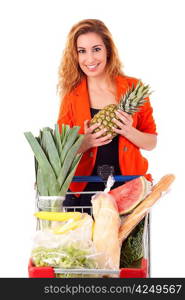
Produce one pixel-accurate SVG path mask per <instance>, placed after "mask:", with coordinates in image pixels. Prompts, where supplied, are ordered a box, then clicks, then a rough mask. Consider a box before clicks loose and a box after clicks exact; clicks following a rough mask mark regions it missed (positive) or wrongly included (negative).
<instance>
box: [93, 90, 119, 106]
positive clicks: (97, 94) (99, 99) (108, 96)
mask: <svg viewBox="0 0 185 300" xmlns="http://www.w3.org/2000/svg"><path fill="white" fill-rule="evenodd" d="M89 102H90V107H92V108H96V109H102V108H104V107H105V106H106V105H109V104H117V103H118V102H117V100H116V95H115V93H114V92H111V91H102V92H101V91H91V90H89Z"/></svg>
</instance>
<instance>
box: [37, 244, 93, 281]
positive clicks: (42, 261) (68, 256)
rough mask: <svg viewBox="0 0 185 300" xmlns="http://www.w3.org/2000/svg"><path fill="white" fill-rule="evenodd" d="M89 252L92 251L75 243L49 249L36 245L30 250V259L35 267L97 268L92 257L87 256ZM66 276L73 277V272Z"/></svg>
mask: <svg viewBox="0 0 185 300" xmlns="http://www.w3.org/2000/svg"><path fill="white" fill-rule="evenodd" d="M91 254H92V252H91V251H90V250H89V249H85V250H82V249H79V248H78V247H77V246H76V245H75V246H74V245H69V246H65V247H64V246H62V247H57V248H51V249H48V248H45V247H37V248H35V249H33V250H32V260H33V263H34V264H35V266H36V267H46V266H50V267H55V268H57V267H58V268H63V269H84V268H85V269H95V268H97V264H96V262H95V259H94V258H92V257H89V255H91ZM77 275H78V274H77ZM66 276H67V277H73V276H74V274H67V275H65V277H66ZM57 277H64V275H58V276H57ZM75 277H76V276H75ZM80 277H82V276H80Z"/></svg>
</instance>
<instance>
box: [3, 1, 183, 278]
mask: <svg viewBox="0 0 185 300" xmlns="http://www.w3.org/2000/svg"><path fill="white" fill-rule="evenodd" d="M183 4H184V1H183V0H182V1H181V0H174V1H172V0H163V1H161V0H150V1H148V0H139V1H137V0H135V1H134V0H129V1H125V0H120V1H118V0H117V1H116V0H115V1H107V0H106V1H99V0H94V1H86V0H79V1H75V0H74V1H72V0H68V1H62V0H37V1H35V0H32V1H31V0H30V1H28V0H22V1H21V0H17V1H10V0H6V1H1V2H0V31H1V32H0V39H1V41H0V42H1V46H0V51H1V54H0V93H1V95H0V99H1V118H0V122H1V147H0V151H1V154H0V169H1V196H0V198H1V202H0V203H1V204H0V210H1V213H0V215H1V217H0V222H1V227H0V228H1V231H0V232H1V247H0V249H1V250H0V251H1V254H0V255H1V262H0V277H27V276H28V274H27V265H28V259H29V257H30V252H31V247H32V236H33V234H34V230H35V220H34V217H33V213H34V209H35V206H34V205H35V191H34V189H33V185H34V180H35V179H34V161H33V154H32V151H31V148H30V147H29V145H28V143H27V141H26V139H25V137H24V135H23V132H24V131H32V132H33V133H34V134H35V135H37V134H38V132H39V129H40V128H43V127H44V126H49V127H53V126H54V124H55V123H56V120H57V115H58V109H59V99H58V96H57V95H56V84H57V72H58V66H59V61H60V57H61V54H62V50H63V48H64V44H65V40H66V36H67V33H68V31H69V30H70V28H71V26H72V25H73V24H74V23H76V22H77V21H79V20H81V19H85V18H99V19H101V20H102V21H104V22H105V24H106V25H107V26H108V28H109V29H110V31H111V32H112V34H113V37H114V40H115V42H116V44H117V47H118V50H119V53H120V56H121V59H122V61H123V64H124V67H125V68H124V71H125V73H126V74H128V75H130V76H134V77H137V78H141V79H142V80H143V81H144V82H145V83H147V84H150V85H151V87H152V89H153V90H154V93H153V94H152V96H151V103H152V105H153V108H154V116H155V119H156V123H157V128H158V132H159V136H158V145H157V148H156V149H155V150H153V151H151V152H147V151H145V156H146V157H147V158H148V159H149V162H150V169H149V171H150V172H151V173H152V174H153V177H154V179H155V181H157V180H159V179H160V178H161V177H162V176H163V175H165V174H167V173H174V174H175V175H176V181H175V182H174V184H173V185H172V188H171V191H170V192H169V193H168V194H167V195H166V196H165V197H164V198H161V199H160V200H159V201H158V202H157V203H156V205H155V206H154V207H153V208H152V211H151V217H152V221H151V251H152V257H151V276H152V277H184V275H185V260H184V253H185V243H184V228H185V226H184V220H185V217H184V215H185V205H184V202H185V197H184V193H183V188H184V184H185V176H184V165H185V159H184V149H183V145H184V143H183V139H184V69H185V62H184V53H185V46H184V45H185V43H184V29H183V28H185V21H184V9H183Z"/></svg>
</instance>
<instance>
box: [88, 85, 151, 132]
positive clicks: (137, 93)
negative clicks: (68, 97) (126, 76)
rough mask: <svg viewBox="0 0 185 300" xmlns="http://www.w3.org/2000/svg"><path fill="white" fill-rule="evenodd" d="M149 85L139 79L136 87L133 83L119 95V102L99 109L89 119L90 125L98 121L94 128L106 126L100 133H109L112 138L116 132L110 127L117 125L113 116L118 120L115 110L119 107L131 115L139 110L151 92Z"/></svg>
mask: <svg viewBox="0 0 185 300" xmlns="http://www.w3.org/2000/svg"><path fill="white" fill-rule="evenodd" d="M149 89H150V87H149V85H145V86H144V85H143V84H142V83H141V81H138V83H137V85H136V87H134V85H133V86H132V88H130V89H128V90H127V92H126V93H125V94H124V95H122V96H121V99H120V102H119V104H117V105H116V104H109V105H107V106H105V107H104V108H103V109H102V110H100V111H99V112H98V113H97V114H96V115H95V116H94V117H93V118H92V120H91V121H90V125H93V124H95V123H100V124H101V125H100V126H99V127H98V128H96V129H95V130H94V132H98V131H100V130H101V129H103V128H106V129H107V131H106V132H105V133H104V134H103V135H102V136H106V135H107V134H111V136H112V138H114V137H115V136H116V135H117V133H116V132H114V131H113V129H112V127H113V126H114V127H115V128H118V126H117V125H116V124H115V123H114V122H113V121H112V119H113V118H115V119H117V120H119V118H118V117H117V116H116V114H115V112H116V111H117V110H118V109H120V110H122V111H125V112H126V113H128V114H130V115H132V114H134V113H135V112H137V111H138V110H139V107H140V106H142V105H143V104H144V103H145V102H146V100H145V98H146V97H148V96H149V95H150V94H151V92H149Z"/></svg>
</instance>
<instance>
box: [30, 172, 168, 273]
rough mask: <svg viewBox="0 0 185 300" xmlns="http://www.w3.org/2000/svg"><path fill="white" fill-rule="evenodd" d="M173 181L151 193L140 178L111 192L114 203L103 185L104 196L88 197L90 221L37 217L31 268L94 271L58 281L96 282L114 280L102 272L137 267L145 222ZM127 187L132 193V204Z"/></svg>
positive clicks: (79, 216)
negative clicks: (89, 279) (88, 279)
mask: <svg viewBox="0 0 185 300" xmlns="http://www.w3.org/2000/svg"><path fill="white" fill-rule="evenodd" d="M109 179H110V178H109ZM109 179H108V180H109ZM173 180H174V175H171V174H170V175H166V176H164V177H163V178H162V179H161V180H160V181H159V183H158V184H156V185H154V186H153V187H152V186H151V184H149V183H148V182H147V181H145V179H144V178H143V177H142V176H141V177H138V178H136V179H133V180H132V181H129V182H128V183H125V184H124V185H122V186H121V188H120V187H118V188H115V190H118V193H116V197H114V194H115V190H114V189H112V190H111V191H110V187H108V184H107V187H106V189H105V191H104V192H97V194H96V195H94V196H93V197H92V216H90V215H89V214H87V213H80V212H46V211H38V212H36V213H35V216H36V218H37V219H38V221H39V224H40V230H38V231H37V232H36V235H35V238H34V247H33V250H32V261H33V263H34V265H35V266H36V267H37V266H43V267H44V266H52V267H55V268H61V269H69V270H71V269H75V268H76V269H78V270H80V269H82V270H84V269H89V270H90V269H92V270H93V272H92V273H93V274H91V275H89V274H86V275H83V274H81V275H80V274H78V275H77V274H70V272H68V273H67V275H66V276H65V275H64V274H63V275H62V274H61V275H57V276H58V277H60V276H61V277H64V276H65V277H72V276H74V277H89V276H90V277H100V276H101V275H100V274H98V271H99V270H104V276H106V277H117V276H119V272H118V273H117V274H116V275H114V274H108V273H107V274H106V272H105V270H107V271H108V270H112V271H113V270H117V271H118V270H119V269H120V268H128V267H132V268H138V267H140V266H141V259H142V258H143V256H144V245H143V240H144V227H145V217H146V215H147V213H148V212H149V210H150V208H151V207H152V205H153V204H154V203H155V202H156V201H157V200H158V199H159V198H160V197H161V195H162V193H163V192H165V191H166V190H167V189H168V187H169V185H170V184H171V183H172V182H173ZM131 183H133V187H135V190H136V191H137V197H136V196H135V199H134V197H133V195H132V193H133V192H132V191H131V190H132V188H131V187H132V185H131ZM141 183H142V186H143V188H142V189H141ZM138 191H140V192H138ZM126 194H127V199H128V202H129V203H127V204H125V205H126V207H127V208H126V209H125V211H123V207H122V214H120V211H119V209H118V207H119V206H118V202H119V204H121V203H120V199H121V198H124V196H125V195H126ZM141 194H142V197H141ZM129 195H130V198H131V199H130V198H129ZM129 199H130V200H129ZM133 199H134V200H133ZM138 199H139V200H138ZM131 200H132V201H131ZM124 201H125V202H126V200H124ZM134 202H135V203H134ZM46 221H47V223H45V222H46ZM95 270H97V273H95Z"/></svg>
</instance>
